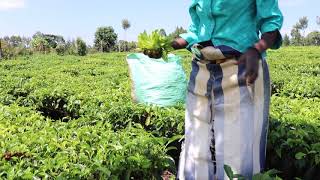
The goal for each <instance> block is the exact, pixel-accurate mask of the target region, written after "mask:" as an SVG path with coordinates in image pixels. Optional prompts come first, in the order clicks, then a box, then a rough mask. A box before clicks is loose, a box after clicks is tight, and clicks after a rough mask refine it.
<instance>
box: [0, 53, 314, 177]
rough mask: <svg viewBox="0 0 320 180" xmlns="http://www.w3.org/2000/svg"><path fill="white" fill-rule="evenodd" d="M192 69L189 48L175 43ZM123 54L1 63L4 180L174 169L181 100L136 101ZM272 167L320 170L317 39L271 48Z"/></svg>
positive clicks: (292, 173) (304, 172)
mask: <svg viewBox="0 0 320 180" xmlns="http://www.w3.org/2000/svg"><path fill="white" fill-rule="evenodd" d="M176 53H177V54H178V55H180V56H182V58H183V66H184V68H185V70H186V73H187V74H189V73H190V68H191V67H190V61H191V54H190V53H189V52H187V51H177V52H176ZM126 55H127V54H126V53H105V54H90V55H88V56H86V57H79V56H58V55H53V54H52V55H51V54H49V55H33V56H25V57H19V58H17V59H16V60H6V61H1V62H0V77H1V78H0V158H1V159H0V179H161V175H162V174H163V172H165V171H169V172H172V173H173V174H175V173H176V164H175V162H177V160H178V157H179V148H180V144H179V143H180V142H179V139H180V138H181V137H182V136H181V135H182V134H183V128H184V105H183V104H180V105H177V106H175V107H169V108H160V107H148V106H145V105H139V104H134V103H133V102H132V101H131V84H130V79H129V74H128V66H127V63H126V61H125V59H126ZM268 62H269V68H270V72H271V78H272V102H271V111H270V125H269V134H268V147H267V168H268V169H276V170H278V171H280V172H279V174H278V176H280V177H281V178H283V179H294V178H295V177H297V178H301V179H320V48H319V47H285V48H281V49H280V50H278V51H269V52H268Z"/></svg>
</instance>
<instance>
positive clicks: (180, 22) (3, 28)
mask: <svg viewBox="0 0 320 180" xmlns="http://www.w3.org/2000/svg"><path fill="white" fill-rule="evenodd" d="M190 2H191V0H161V1H152V0H115V1H111V0H91V1H89V0H0V37H3V36H6V35H9V36H11V35H20V36H28V37H30V36H32V35H33V34H34V33H35V32H36V31H41V32H43V33H48V34H59V35H63V36H64V37H65V39H75V38H77V37H81V38H83V39H84V40H85V41H86V42H87V43H88V44H93V40H94V33H95V31H96V29H97V27H100V26H112V27H113V28H114V29H115V32H116V33H117V34H118V37H119V39H122V40H123V39H126V40H129V41H136V39H137V36H138V34H139V33H141V32H143V31H144V30H147V31H148V32H150V31H151V30H154V29H159V28H163V29H165V30H166V32H167V33H170V32H172V31H174V29H175V28H176V27H177V26H182V27H184V28H187V27H188V25H189V23H190V17H189V14H188V6H189V4H190ZM279 5H280V9H281V10H282V12H283V14H284V24H283V28H282V30H281V32H282V34H285V33H287V34H290V31H291V28H292V26H293V25H294V24H295V23H296V22H297V21H298V19H299V18H300V17H302V16H307V17H308V18H309V28H308V29H307V31H306V32H311V31H313V30H320V26H317V25H316V16H320V11H319V7H320V0H279ZM123 19H128V20H129V21H130V23H131V27H130V29H128V31H127V33H125V32H124V30H123V29H122V27H121V21H122V20H123Z"/></svg>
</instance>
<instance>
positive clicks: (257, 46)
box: [252, 40, 268, 54]
mask: <svg viewBox="0 0 320 180" xmlns="http://www.w3.org/2000/svg"><path fill="white" fill-rule="evenodd" d="M252 47H253V48H254V49H256V50H257V51H258V52H259V53H260V54H261V53H263V52H264V51H266V50H267V49H268V45H267V43H266V42H265V41H264V40H260V41H259V42H257V43H256V44H254V45H253V46H252Z"/></svg>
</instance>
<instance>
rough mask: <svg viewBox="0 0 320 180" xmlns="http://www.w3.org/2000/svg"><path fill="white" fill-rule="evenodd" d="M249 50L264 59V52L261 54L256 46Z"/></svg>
mask: <svg viewBox="0 0 320 180" xmlns="http://www.w3.org/2000/svg"><path fill="white" fill-rule="evenodd" d="M249 50H252V51H254V52H256V54H257V55H258V56H259V57H260V58H261V57H262V52H260V50H259V49H257V48H256V47H255V46H252V47H250V48H249Z"/></svg>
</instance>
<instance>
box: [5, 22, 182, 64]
mask: <svg viewBox="0 0 320 180" xmlns="http://www.w3.org/2000/svg"><path fill="white" fill-rule="evenodd" d="M130 27H131V24H130V22H129V21H128V20H127V19H124V20H122V28H123V30H124V31H125V40H118V34H117V33H116V32H115V31H114V28H113V27H112V26H103V27H98V28H97V30H96V32H95V34H94V45H93V46H90V45H87V44H86V42H85V41H84V40H82V39H81V38H77V39H75V40H65V38H64V37H63V36H61V35H55V34H45V33H42V32H36V33H35V34H34V35H33V36H32V37H21V36H17V35H14V36H10V37H9V36H5V37H3V38H1V37H0V59H12V58H15V57H17V56H29V55H32V54H34V53H43V54H48V53H56V54H58V55H61V56H63V55H79V56H85V55H86V54H88V53H97V52H128V51H134V50H135V49H136V48H137V43H136V42H134V41H132V42H128V41H126V33H127V30H128V29H129V28H130ZM160 31H161V32H162V34H163V35H165V36H167V34H166V32H165V30H164V29H161V30H160ZM184 32H186V30H185V29H183V28H182V27H177V28H176V29H175V31H174V32H172V33H171V34H169V35H168V36H172V38H176V37H178V36H179V34H181V33H184Z"/></svg>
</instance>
